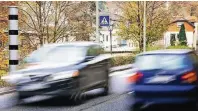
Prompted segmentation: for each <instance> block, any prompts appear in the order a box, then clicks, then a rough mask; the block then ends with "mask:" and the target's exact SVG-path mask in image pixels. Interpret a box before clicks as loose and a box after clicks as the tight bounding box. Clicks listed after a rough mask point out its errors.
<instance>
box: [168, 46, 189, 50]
mask: <svg viewBox="0 0 198 111" xmlns="http://www.w3.org/2000/svg"><path fill="white" fill-rule="evenodd" d="M167 49H193V48H190V47H188V46H181V45H178V46H169V47H167Z"/></svg>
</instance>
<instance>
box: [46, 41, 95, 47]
mask: <svg viewBox="0 0 198 111" xmlns="http://www.w3.org/2000/svg"><path fill="white" fill-rule="evenodd" d="M68 45H73V46H82V47H83V46H92V45H99V44H98V43H96V42H88V41H78V42H66V43H51V44H44V47H57V46H68Z"/></svg>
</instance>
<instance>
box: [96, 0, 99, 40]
mask: <svg viewBox="0 0 198 111" xmlns="http://www.w3.org/2000/svg"><path fill="white" fill-rule="evenodd" d="M98 2H99V1H96V41H97V42H98V43H99V42H100V37H99V3H98Z"/></svg>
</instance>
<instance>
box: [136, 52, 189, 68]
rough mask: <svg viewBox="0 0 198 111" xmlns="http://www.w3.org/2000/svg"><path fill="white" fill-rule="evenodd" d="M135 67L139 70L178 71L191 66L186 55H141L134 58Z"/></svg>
mask: <svg viewBox="0 0 198 111" xmlns="http://www.w3.org/2000/svg"><path fill="white" fill-rule="evenodd" d="M135 65H136V66H137V68H139V69H141V70H151V69H178V68H185V67H189V66H190V65H191V64H190V62H189V61H188V59H187V56H186V55H161V54H160V55H143V56H138V57H137V58H136V62H135Z"/></svg>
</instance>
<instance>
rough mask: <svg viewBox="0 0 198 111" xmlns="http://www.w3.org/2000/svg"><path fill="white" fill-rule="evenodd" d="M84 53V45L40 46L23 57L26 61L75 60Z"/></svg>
mask: <svg viewBox="0 0 198 111" xmlns="http://www.w3.org/2000/svg"><path fill="white" fill-rule="evenodd" d="M85 55H86V47H80V46H57V47H41V48H39V49H38V50H36V51H34V52H33V53H31V54H30V55H29V56H28V57H27V58H25V60H24V61H25V62H26V63H34V62H59V63H60V62H75V61H78V60H81V59H82V58H84V57H85Z"/></svg>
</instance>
